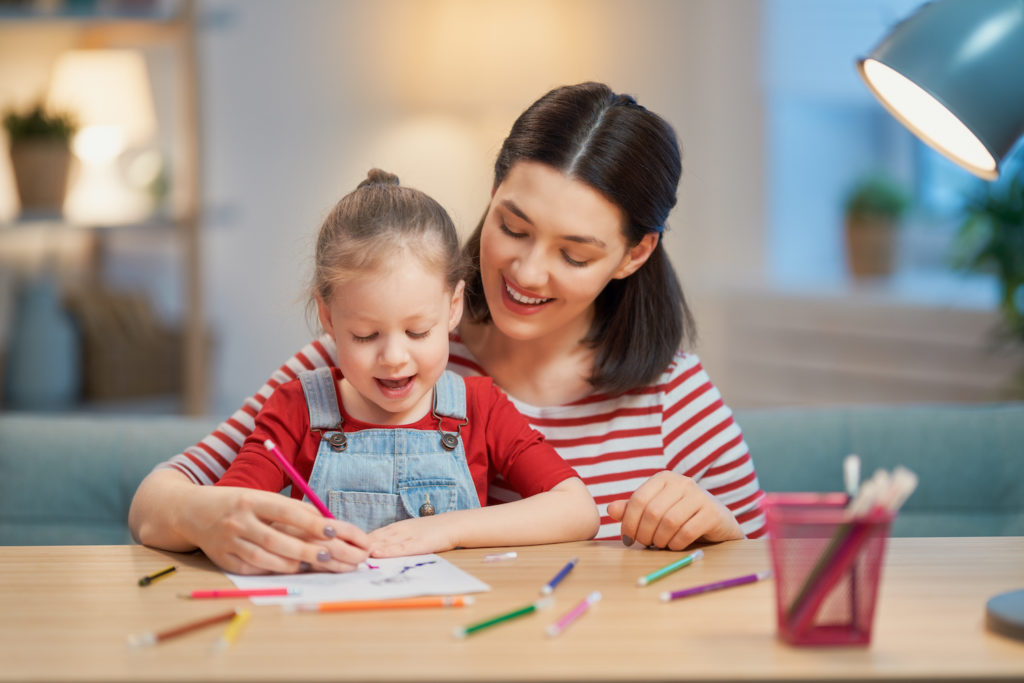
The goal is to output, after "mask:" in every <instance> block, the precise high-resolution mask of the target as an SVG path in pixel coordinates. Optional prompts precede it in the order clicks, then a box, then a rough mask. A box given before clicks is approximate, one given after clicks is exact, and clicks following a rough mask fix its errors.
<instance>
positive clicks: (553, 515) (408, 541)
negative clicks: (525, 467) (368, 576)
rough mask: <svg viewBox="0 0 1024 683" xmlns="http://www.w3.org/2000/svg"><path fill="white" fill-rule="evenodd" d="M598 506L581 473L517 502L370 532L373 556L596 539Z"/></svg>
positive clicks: (439, 516)
mask: <svg viewBox="0 0 1024 683" xmlns="http://www.w3.org/2000/svg"><path fill="white" fill-rule="evenodd" d="M599 521H600V520H599V517H598V514H597V506H596V505H594V499H593V498H592V497H591V495H590V492H589V491H587V487H586V486H585V485H584V484H583V482H582V481H580V479H579V478H577V477H571V478H569V479H566V480H564V481H562V482H561V483H559V484H556V485H555V486H554V487H553V488H552V489H551V490H549V491H545V492H543V493H538V494H536V495H533V496H530V497H529V498H523V499H522V500H517V501H514V502H512V503H503V504H501V505H489V506H487V507H482V508H473V509H471V510H455V511H453V512H446V513H444V514H440V515H434V516H432V517H414V518H412V519H404V520H402V521H400V522H394V523H393V524H389V525H387V526H384V527H381V528H380V529H377V530H375V531H372V532H370V544H371V545H370V555H372V556H373V557H396V556H399V555H421V554H424V553H436V552H443V551H445V550H451V549H453V548H485V547H493V546H506V545H535V544H541V543H562V542H565V541H582V540H585V539H588V538H592V537H593V536H594V534H596V533H597V529H598V526H599Z"/></svg>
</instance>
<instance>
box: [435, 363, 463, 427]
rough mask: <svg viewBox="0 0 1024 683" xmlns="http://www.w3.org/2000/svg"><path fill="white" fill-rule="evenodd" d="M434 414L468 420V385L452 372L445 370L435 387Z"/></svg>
mask: <svg viewBox="0 0 1024 683" xmlns="http://www.w3.org/2000/svg"><path fill="white" fill-rule="evenodd" d="M434 414H435V415H443V416H444V417H451V418H454V419H456V420H465V419H466V383H465V382H464V381H463V379H462V377H460V376H459V375H456V374H455V373H454V372H452V371H451V370H445V371H444V372H443V373H441V377H440V378H439V379H438V380H437V384H435V385H434Z"/></svg>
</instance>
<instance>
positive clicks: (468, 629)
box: [453, 598, 554, 638]
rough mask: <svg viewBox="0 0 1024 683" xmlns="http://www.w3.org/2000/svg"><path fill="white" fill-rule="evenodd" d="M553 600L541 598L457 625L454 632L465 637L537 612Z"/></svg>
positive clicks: (460, 636) (456, 635) (457, 635)
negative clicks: (489, 616) (523, 605)
mask: <svg viewBox="0 0 1024 683" xmlns="http://www.w3.org/2000/svg"><path fill="white" fill-rule="evenodd" d="M552 602H554V598H541V599H540V600H538V601H537V602H531V603H530V604H529V605H527V606H526V607H520V608H519V609H514V610H512V611H511V612H505V613H504V614H499V615H498V616H496V617H491V618H490V619H485V620H483V621H478V622H477V623H475V624H472V625H470V626H456V627H455V630H454V632H453V633H454V634H455V637H456V638H465V637H466V636H468V635H470V634H472V633H476V632H477V631H482V630H484V629H485V628H488V627H490V626H494V625H495V624H500V623H502V622H503V621H509V620H511V619H516V618H518V617H523V616H526V615H527V614H530V613H532V612H536V611H537V610H539V609H543V608H545V607H547V606H548V605H550V604H551V603H552Z"/></svg>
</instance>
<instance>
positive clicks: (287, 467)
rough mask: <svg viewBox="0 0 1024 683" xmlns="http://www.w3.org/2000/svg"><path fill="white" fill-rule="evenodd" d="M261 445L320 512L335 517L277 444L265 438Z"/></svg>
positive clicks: (325, 515) (330, 517)
mask: <svg viewBox="0 0 1024 683" xmlns="http://www.w3.org/2000/svg"><path fill="white" fill-rule="evenodd" d="M263 445H264V446H265V447H266V449H267V450H268V451H270V453H271V455H273V456H274V457H275V458H277V461H278V462H279V463H281V467H283V468H284V471H285V473H287V475H288V477H289V478H290V479H291V480H292V483H293V484H295V485H296V486H298V487H299V488H300V489H301V490H302V492H303V493H304V494H306V498H309V501H310V502H311V503H313V505H315V506H316V508H317V509H318V510H319V511H320V513H321V514H323V516H324V517H327V518H328V519H337V517H335V516H334V515H332V514H331V511H330V510H328V509H327V506H326V505H324V502H323V501H322V500H320V498H318V497H317V495H316V494H315V493H313V489H311V488H309V484H307V483H306V480H305V479H303V478H302V475H301V474H299V471H298V470H297V469H295V466H294V465H292V464H291V463H290V462H288V460H287V459H285V457H284V454H282V453H281V449H279V448H278V447H277V444H275V443H274V442H273V441H271V440H270V439H267V440H266V441H264V442H263Z"/></svg>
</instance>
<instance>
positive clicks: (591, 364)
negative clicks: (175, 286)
mask: <svg viewBox="0 0 1024 683" xmlns="http://www.w3.org/2000/svg"><path fill="white" fill-rule="evenodd" d="M681 171H682V165H681V160H680V152H679V146H678V144H677V142H676V138H675V133H674V131H673V130H672V127H671V126H670V125H669V124H668V123H667V122H666V121H665V120H664V119H662V118H661V117H659V116H658V115H657V114H654V113H653V112H651V111H648V110H647V109H645V108H644V107H642V106H640V105H639V104H638V103H637V102H636V101H635V100H634V99H633V98H632V97H630V96H628V95H619V94H616V93H614V92H612V91H611V90H610V89H609V88H608V87H607V86H605V85H602V84H600V83H580V84H578V85H570V86H564V87H560V88H556V89H554V90H552V91H551V92H549V93H547V94H546V95H544V96H543V97H541V98H540V99H539V100H537V101H536V102H534V103H533V104H532V105H530V106H529V107H528V108H527V109H526V110H525V111H524V112H523V113H522V114H521V115H520V116H519V118H518V119H517V120H516V122H515V123H514V125H513V126H512V130H511V132H510V133H509V135H508V137H507V138H506V139H505V141H504V144H503V145H502V148H501V152H500V153H499V155H498V159H497V162H496V163H495V167H494V179H493V184H492V186H491V197H490V200H489V201H490V203H489V204H488V207H487V212H486V214H485V215H484V218H483V220H482V221H481V222H480V225H479V226H478V227H477V229H476V231H475V232H474V234H473V237H472V238H471V239H470V240H469V242H468V244H467V245H466V248H465V252H466V253H467V255H468V256H469V258H470V260H471V261H472V271H471V273H470V277H469V278H467V282H468V284H467V289H466V294H465V296H466V299H467V309H468V311H469V315H468V316H467V318H468V319H467V320H465V321H463V322H462V324H461V325H460V327H459V331H458V335H457V336H456V337H455V338H454V342H453V344H452V348H451V356H450V359H449V362H448V367H449V369H451V370H454V371H455V372H457V373H459V374H461V375H465V376H473V375H488V376H490V377H492V378H493V379H494V382H495V384H497V385H498V386H500V387H501V388H502V389H503V390H504V391H505V392H507V394H508V395H509V396H510V397H511V398H512V400H513V402H514V403H515V405H516V407H517V408H518V409H519V411H520V412H521V413H523V414H524V415H525V416H526V418H527V419H528V420H529V421H530V424H532V425H533V427H534V428H535V429H537V430H538V431H540V432H541V433H542V434H544V435H545V436H546V437H547V439H548V442H549V443H551V444H552V445H553V446H554V447H555V448H556V449H557V450H558V452H559V454H560V455H561V456H562V457H564V458H565V459H566V460H567V461H568V462H569V463H570V464H572V465H573V467H574V468H575V469H576V471H577V472H578V473H579V474H580V476H581V478H582V479H583V481H584V483H585V484H586V485H587V487H588V488H589V490H590V492H591V494H593V496H594V499H595V501H596V502H597V505H598V510H599V511H600V513H601V515H602V518H601V528H600V530H599V532H598V535H597V538H598V539H612V538H619V537H620V535H621V537H622V539H623V540H624V541H627V542H630V543H631V542H632V541H634V540H635V541H636V542H638V543H640V544H643V545H654V546H658V547H662V548H670V549H675V550H679V549H682V548H685V547H687V546H688V545H690V544H691V543H693V542H694V541H697V540H701V541H711V542H716V541H725V540H730V539H738V538H743V537H744V536H747V537H757V536H760V535H762V534H763V533H764V516H763V515H762V514H761V512H760V509H759V502H760V499H761V496H762V493H761V488H760V486H759V485H758V481H757V475H756V473H755V471H754V463H753V461H752V460H751V457H750V452H749V451H748V449H747V445H746V443H745V442H744V440H743V434H742V432H741V431H740V428H739V426H738V425H737V424H736V423H735V421H734V420H733V417H732V412H731V411H730V410H729V408H728V406H726V405H725V403H724V402H723V400H722V397H721V395H720V394H719V392H718V390H717V389H716V388H715V386H714V384H713V383H712V382H711V379H710V378H709V377H708V375H707V373H705V372H704V369H703V367H702V366H701V364H700V360H699V359H698V358H697V356H696V355H694V354H692V353H686V352H682V351H680V347H681V346H683V345H685V344H687V343H688V342H690V341H692V339H693V337H694V329H693V321H692V319H691V317H690V314H689V310H688V309H687V306H686V303H685V301H684V299H683V293H682V289H681V287H680V284H679V280H678V278H677V277H676V275H675V273H674V272H673V270H672V266H671V264H670V263H669V260H668V256H667V254H666V253H665V249H664V246H663V244H662V241H663V240H664V238H665V236H666V235H665V221H666V219H667V217H668V215H669V212H670V211H671V210H672V207H673V206H675V203H676V187H677V185H678V183H679V178H680V175H681ZM698 227H700V226H693V228H698ZM333 355H334V349H333V347H332V341H331V339H330V338H328V337H321V338H320V339H317V340H315V341H313V342H312V343H310V344H308V345H307V346H306V347H305V348H303V349H302V350H300V351H299V352H298V353H297V354H296V355H294V356H293V357H292V358H291V359H289V360H288V362H286V363H285V364H284V365H283V366H282V367H281V368H280V370H278V371H277V372H276V373H274V375H273V376H272V377H271V378H270V380H268V382H267V384H266V385H264V387H263V388H262V389H261V390H260V391H259V392H258V393H257V395H256V396H254V397H253V398H252V399H250V400H249V401H247V402H246V404H245V406H243V407H242V408H241V409H240V410H239V411H237V412H236V413H235V414H234V415H233V416H232V417H231V418H229V419H228V420H227V421H226V422H224V423H223V424H222V425H221V426H220V427H218V428H217V430H215V431H214V432H213V433H212V434H211V435H209V436H208V437H206V438H205V439H203V440H202V441H201V442H200V443H198V444H196V445H195V446H192V447H190V448H188V449H187V450H186V451H185V452H184V453H181V454H179V455H177V456H174V457H173V458H171V459H170V460H169V461H168V462H166V463H164V464H163V465H162V466H160V467H159V468H158V469H156V470H155V471H154V472H152V473H151V474H150V475H149V476H148V477H147V478H146V480H145V481H143V483H142V484H141V485H140V487H139V490H138V491H137V492H136V495H135V499H134V500H133V501H132V512H131V516H130V519H129V522H130V524H131V527H132V529H133V532H134V533H135V534H136V537H137V538H139V539H140V540H141V541H142V542H144V543H149V544H151V545H156V546H159V547H163V548H167V549H169V550H186V549H190V548H194V547H196V546H198V547H200V548H202V549H203V550H204V551H205V552H206V553H207V554H208V555H210V556H211V557H213V558H214V561H215V562H218V563H227V564H228V565H230V566H235V565H234V564H233V563H234V562H235V559H234V558H233V557H230V556H229V552H228V549H234V548H237V547H238V546H239V545H240V544H244V545H245V550H244V551H242V552H243V553H244V556H245V558H246V563H245V564H246V565H247V566H258V567H260V568H262V569H264V570H272V571H287V569H286V568H287V567H293V566H295V564H296V563H297V562H299V561H300V560H302V559H304V558H307V557H310V556H313V557H315V555H316V551H317V550H321V549H322V550H323V552H325V553H328V554H329V555H330V558H331V559H330V560H329V562H327V563H325V564H324V565H323V566H324V567H325V568H328V569H330V568H337V567H341V566H345V565H346V564H347V563H349V562H352V561H353V558H355V557H357V556H358V554H359V551H358V549H357V548H354V547H353V545H352V544H350V543H344V542H342V541H341V540H339V538H329V537H328V535H326V534H324V533H323V521H322V520H318V519H317V518H316V515H315V514H314V512H312V511H310V510H308V509H296V508H295V507H291V506H286V505H282V504H281V500H280V499H281V497H280V496H278V497H269V496H266V497H255V496H247V495H242V494H235V495H230V496H229V495H224V489H218V488H217V487H214V486H208V485H204V484H211V483H213V482H214V481H216V480H217V479H218V478H219V477H220V476H221V474H222V473H223V471H224V467H225V465H226V463H228V462H230V461H231V460H232V458H234V457H235V451H236V450H237V443H238V442H239V441H240V440H241V438H244V436H245V434H247V433H248V430H250V429H251V428H252V422H253V416H254V415H256V414H257V413H258V411H259V409H260V404H261V402H262V399H263V397H265V396H267V395H269V394H271V393H272V392H274V391H275V389H276V387H277V386H278V385H279V383H281V382H283V381H287V380H288V379H291V378H293V377H294V375H295V373H296V372H297V371H300V370H303V369H306V368H309V367H319V366H327V365H330V364H331V363H332V362H333V361H332V356H333ZM194 484H200V485H198V486H197V485H194ZM490 493H491V494H492V497H493V498H494V500H495V501H502V500H511V499H513V498H514V497H515V493H514V491H511V490H509V488H508V487H507V486H504V485H503V484H501V482H495V485H494V486H492V487H491V491H490ZM285 502H289V503H291V502H294V501H285ZM296 505H298V504H297V503H296ZM184 509H187V510H188V511H189V514H188V515H185V514H181V513H179V510H184ZM488 509H490V508H488ZM275 522H282V523H284V522H287V524H288V526H290V527H293V528H295V529H301V532H296V533H292V534H288V533H283V532H281V531H280V528H279V527H278V526H275V525H274V523H275ZM292 571H294V570H292Z"/></svg>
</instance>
